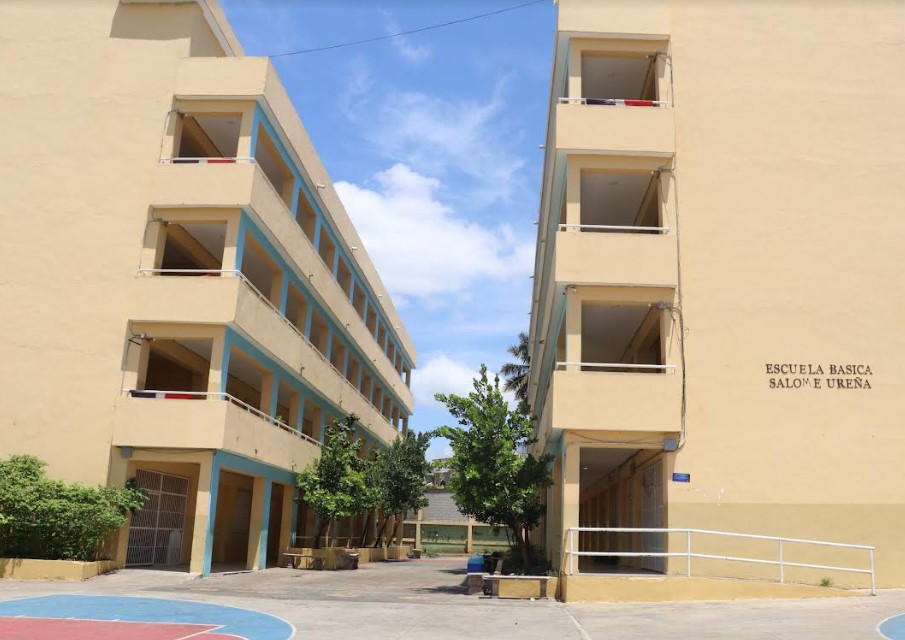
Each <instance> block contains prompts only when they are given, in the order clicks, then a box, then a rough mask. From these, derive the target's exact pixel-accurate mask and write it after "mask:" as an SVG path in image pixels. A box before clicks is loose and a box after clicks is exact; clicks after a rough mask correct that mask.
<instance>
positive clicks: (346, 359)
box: [343, 349, 349, 380]
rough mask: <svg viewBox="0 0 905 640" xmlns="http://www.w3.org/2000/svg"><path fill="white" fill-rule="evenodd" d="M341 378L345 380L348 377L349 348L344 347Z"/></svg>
mask: <svg viewBox="0 0 905 640" xmlns="http://www.w3.org/2000/svg"><path fill="white" fill-rule="evenodd" d="M343 378H345V379H346V380H348V379H349V350H348V349H346V351H345V355H344V356H343Z"/></svg>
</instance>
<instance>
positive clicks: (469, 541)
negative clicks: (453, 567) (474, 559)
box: [465, 518, 474, 553]
mask: <svg viewBox="0 0 905 640" xmlns="http://www.w3.org/2000/svg"><path fill="white" fill-rule="evenodd" d="M467 531H468V533H467V534H466V536H465V553H471V552H472V551H474V520H472V519H471V518H469V519H468V526H467Z"/></svg>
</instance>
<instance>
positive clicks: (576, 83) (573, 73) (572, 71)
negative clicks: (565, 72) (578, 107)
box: [568, 42, 581, 98]
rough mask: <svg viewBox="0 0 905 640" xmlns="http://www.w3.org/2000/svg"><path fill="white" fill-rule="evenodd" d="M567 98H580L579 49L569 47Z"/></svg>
mask: <svg viewBox="0 0 905 640" xmlns="http://www.w3.org/2000/svg"><path fill="white" fill-rule="evenodd" d="M568 97H569V98H580V97H581V47H579V46H577V45H576V44H575V43H574V42H573V43H570V45H569V95H568Z"/></svg>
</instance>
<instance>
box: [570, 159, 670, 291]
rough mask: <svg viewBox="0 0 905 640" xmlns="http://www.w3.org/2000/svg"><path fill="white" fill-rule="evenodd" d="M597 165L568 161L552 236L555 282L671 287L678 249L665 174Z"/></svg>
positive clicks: (573, 160)
mask: <svg viewBox="0 0 905 640" xmlns="http://www.w3.org/2000/svg"><path fill="white" fill-rule="evenodd" d="M598 165H599V163H598ZM598 165H595V164H594V163H593V162H590V161H584V162H582V161H579V160H576V159H570V161H569V167H570V171H569V178H568V180H569V182H568V187H567V189H568V196H569V197H568V198H567V202H564V203H563V210H562V213H561V217H560V225H559V232H558V233H557V234H556V237H555V258H554V267H553V269H554V271H553V274H554V278H555V280H556V281H557V282H560V283H566V284H608V285H630V286H659V287H675V286H676V285H677V283H678V257H677V252H678V249H677V245H676V235H675V229H673V228H671V220H670V216H669V215H668V213H667V212H668V211H669V210H670V209H671V207H670V206H669V197H668V196H669V184H670V180H671V177H670V176H669V175H666V176H663V177H661V174H660V173H659V172H657V171H656V170H654V171H651V170H646V171H645V170H641V169H639V168H637V167H635V168H633V169H631V170H629V169H625V168H622V167H619V166H618V163H617V164H616V166H615V167H614V166H611V167H610V168H608V169H601V168H600V166H598ZM576 194H577V197H576ZM576 205H577V206H576Z"/></svg>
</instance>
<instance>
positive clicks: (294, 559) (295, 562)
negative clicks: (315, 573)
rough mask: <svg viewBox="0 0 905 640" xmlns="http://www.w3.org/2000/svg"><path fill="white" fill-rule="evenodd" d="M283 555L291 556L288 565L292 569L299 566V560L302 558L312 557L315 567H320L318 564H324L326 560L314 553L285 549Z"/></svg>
mask: <svg viewBox="0 0 905 640" xmlns="http://www.w3.org/2000/svg"><path fill="white" fill-rule="evenodd" d="M283 555H284V556H286V557H287V558H289V560H288V564H287V565H286V567H287V568H291V569H298V568H299V560H300V559H301V558H311V560H312V563H313V564H314V568H315V569H318V568H319V567H318V565H323V562H324V559H323V558H322V557H321V556H316V555H314V554H313V553H292V552H289V551H284V552H283Z"/></svg>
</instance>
